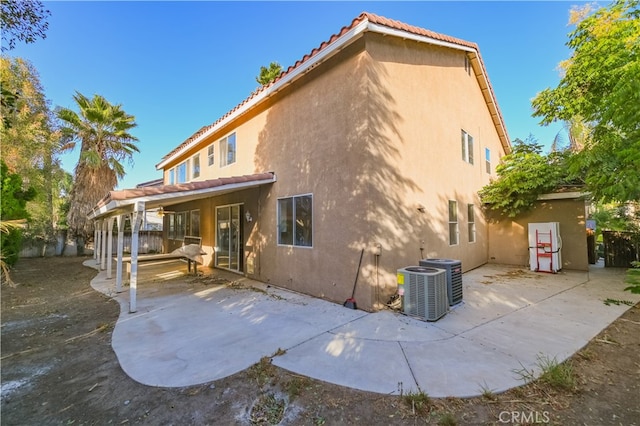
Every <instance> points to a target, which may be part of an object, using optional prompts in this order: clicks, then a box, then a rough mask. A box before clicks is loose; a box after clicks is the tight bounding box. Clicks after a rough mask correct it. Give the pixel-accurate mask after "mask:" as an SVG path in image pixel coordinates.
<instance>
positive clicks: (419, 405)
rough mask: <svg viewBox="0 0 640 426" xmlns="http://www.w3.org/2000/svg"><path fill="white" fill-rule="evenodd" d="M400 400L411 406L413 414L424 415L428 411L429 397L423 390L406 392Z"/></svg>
mask: <svg viewBox="0 0 640 426" xmlns="http://www.w3.org/2000/svg"><path fill="white" fill-rule="evenodd" d="M401 398H402V401H403V402H404V403H405V404H406V405H407V406H408V407H409V408H411V411H412V412H413V413H414V414H419V415H425V414H427V413H428V412H429V405H430V404H431V398H429V395H427V393H426V392H424V391H422V390H421V391H418V392H408V393H406V394H404V395H403V396H402V397H401Z"/></svg>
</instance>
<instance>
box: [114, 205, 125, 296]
mask: <svg viewBox="0 0 640 426" xmlns="http://www.w3.org/2000/svg"><path fill="white" fill-rule="evenodd" d="M125 217H126V215H123V214H119V215H118V216H116V226H117V227H118V243H117V244H116V246H117V247H116V252H117V254H116V256H117V259H118V260H117V262H116V293H121V292H122V252H123V251H124V250H123V248H124V218H125Z"/></svg>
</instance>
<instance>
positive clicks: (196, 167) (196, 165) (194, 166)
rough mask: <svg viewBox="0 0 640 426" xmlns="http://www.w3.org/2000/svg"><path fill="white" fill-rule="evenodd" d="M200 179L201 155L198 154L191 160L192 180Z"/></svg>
mask: <svg viewBox="0 0 640 426" xmlns="http://www.w3.org/2000/svg"><path fill="white" fill-rule="evenodd" d="M197 177H200V154H196V155H194V156H193V157H192V158H191V178H192V179H195V178H197Z"/></svg>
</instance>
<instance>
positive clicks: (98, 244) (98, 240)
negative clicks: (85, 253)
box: [93, 220, 102, 265]
mask: <svg viewBox="0 0 640 426" xmlns="http://www.w3.org/2000/svg"><path fill="white" fill-rule="evenodd" d="M94 226H95V231H94V232H95V234H96V236H95V240H94V243H93V246H94V247H93V252H94V253H95V254H96V255H95V256H94V258H95V259H96V265H100V259H101V256H102V221H101V220H96V223H95V224H94Z"/></svg>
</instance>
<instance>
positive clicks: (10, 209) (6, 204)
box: [0, 161, 35, 266]
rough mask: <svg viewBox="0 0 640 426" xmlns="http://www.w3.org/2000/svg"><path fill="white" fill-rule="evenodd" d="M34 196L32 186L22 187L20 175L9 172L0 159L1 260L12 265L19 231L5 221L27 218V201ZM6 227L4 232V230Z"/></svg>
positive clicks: (17, 246)
mask: <svg viewBox="0 0 640 426" xmlns="http://www.w3.org/2000/svg"><path fill="white" fill-rule="evenodd" d="M34 196H35V190H34V189H33V188H27V189H25V188H24V187H23V182H22V177H20V175H18V174H17V173H11V172H9V168H8V167H7V165H6V164H5V163H4V161H0V197H1V198H0V199H1V200H2V202H1V203H0V221H1V222H2V223H3V226H2V229H3V232H2V233H1V234H0V247H1V248H2V262H3V263H4V264H6V265H9V266H12V265H13V264H15V263H16V261H17V260H18V254H19V253H20V246H21V238H22V235H21V232H20V229H19V228H17V227H7V226H6V224H7V223H13V222H15V221H16V220H20V219H28V218H29V213H28V212H27V202H28V201H29V200H31V199H32V198H33V197H34ZM5 229H6V232H5Z"/></svg>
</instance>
